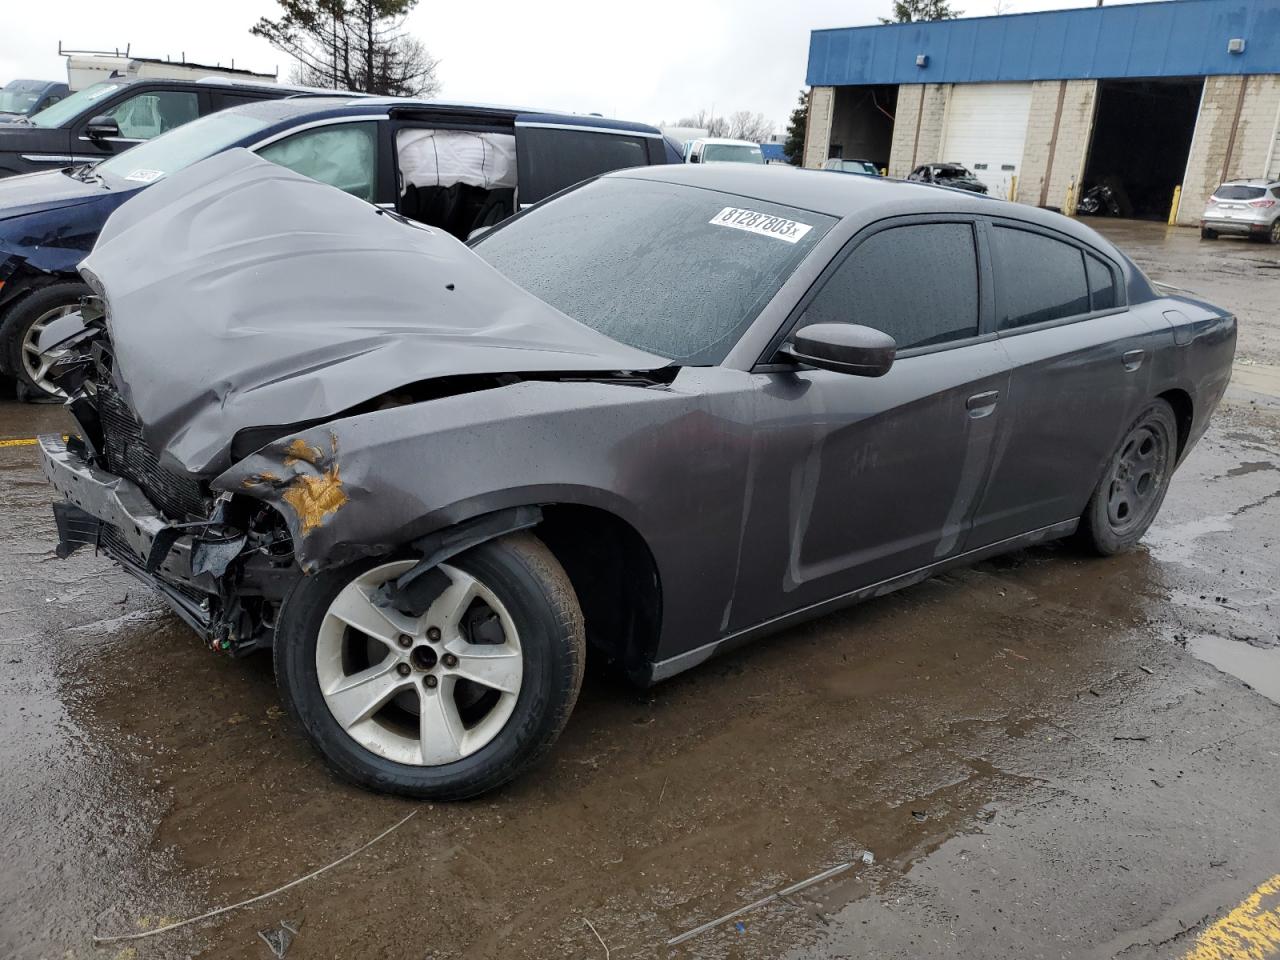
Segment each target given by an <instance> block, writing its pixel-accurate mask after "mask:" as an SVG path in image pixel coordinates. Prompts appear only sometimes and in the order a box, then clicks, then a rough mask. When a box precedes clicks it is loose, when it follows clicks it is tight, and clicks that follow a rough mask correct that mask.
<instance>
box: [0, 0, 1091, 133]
mask: <svg viewBox="0 0 1280 960" xmlns="http://www.w3.org/2000/svg"><path fill="white" fill-rule="evenodd" d="M13 3H14V6H13V9H12V10H10V12H9V13H8V14H7V15H6V16H5V17H4V28H3V29H2V30H0V82H4V81H7V80H10V79H13V78H15V77H32V78H42V79H51V80H52V79H65V78H66V65H65V61H64V60H63V59H62V58H60V57H58V55H57V50H58V41H59V40H61V41H62V43H63V44H64V46H67V47H72V48H76V49H109V48H114V47H115V46H117V45H119V46H121V47H123V46H124V45H125V44H132V49H133V52H134V53H135V54H136V55H139V56H149V57H165V56H170V57H172V58H173V59H175V60H176V59H178V58H179V57H180V56H182V55H183V54H185V55H186V57H187V59H189V60H194V61H198V62H201V63H218V62H220V63H223V64H229V63H230V61H231V60H232V59H233V58H234V59H235V62H236V66H237V67H247V68H249V69H251V70H262V71H267V72H270V71H272V70H275V69H276V68H277V67H279V69H280V72H281V75H282V77H287V75H288V71H289V67H290V62H289V60H288V58H287V57H285V56H284V55H283V54H280V53H278V52H277V51H275V50H273V49H272V48H271V47H270V46H268V45H267V44H266V43H264V42H263V41H261V40H258V39H257V38H255V37H252V36H250V35H249V27H250V26H251V25H252V24H253V23H254V22H255V21H256V20H257V18H258V17H259V16H261V15H262V14H264V13H267V14H274V13H276V12H277V10H278V8H277V7H276V5H275V4H274V3H272V2H271V0H218V2H215V3H204V2H201V3H193V2H190V0H163V2H162V0H131V2H129V3H127V4H125V3H104V2H102V0H59V2H57V3H56V4H54V5H53V6H52V7H44V6H41V5H40V4H33V3H24V2H20V0H13ZM953 3H954V6H956V7H957V8H958V9H960V10H963V11H964V14H965V15H966V16H974V17H976V16H987V15H989V14H992V13H995V12H997V7H1000V8H1001V9H1002V10H1003V12H1005V13H1024V12H1029V11H1033V10H1055V9H1061V8H1064V7H1080V6H1093V5H1094V0H958V2H957V0H953ZM1108 5H1112V0H1108ZM891 6H892V3H891V2H890V0H648V2H646V3H636V4H611V3H600V2H599V0H590V2H588V0H552V2H550V3H529V2H527V0H492V2H489V3H486V4H484V5H479V4H475V3H457V2H454V3H440V2H438V0H421V2H420V3H419V5H418V8H417V9H415V10H414V11H413V13H412V14H411V15H410V17H409V21H408V26H409V29H410V30H411V31H412V32H413V33H415V34H416V35H417V36H418V37H419V38H421V39H422V40H423V42H424V43H426V45H427V48H428V49H429V50H430V51H431V53H432V54H433V55H434V56H436V57H438V58H439V59H440V61H441V63H440V80H441V82H442V90H441V96H443V97H446V98H448V99H453V100H469V101H478V102H486V103H508V104H519V105H528V106H536V107H545V108H547V109H556V110H569V111H578V112H583V113H588V112H599V113H603V114H605V115H606V116H616V117H620V118H623V119H628V120H639V121H646V122H650V123H657V122H660V121H666V122H668V123H675V122H676V121H677V120H678V119H679V118H680V117H681V116H682V115H684V114H689V113H694V112H696V111H697V110H698V109H699V108H700V107H709V108H710V107H714V109H715V110H716V112H717V113H721V114H727V113H731V112H733V111H734V110H752V111H759V112H761V113H764V114H765V115H766V116H767V117H769V119H770V120H772V121H774V122H775V123H776V124H778V126H779V129H781V127H782V125H784V124H785V122H786V118H787V115H788V114H789V113H790V111H791V108H792V107H793V106H794V104H795V99H796V95H797V93H798V92H799V90H800V88H801V87H802V86H803V85H804V73H805V60H806V57H807V54H808V49H809V31H810V30H813V29H816V28H821V27H846V26H857V25H861V24H869V23H876V22H877V19H876V18H877V17H880V16H885V15H887V14H888V13H889V10H890V8H891Z"/></svg>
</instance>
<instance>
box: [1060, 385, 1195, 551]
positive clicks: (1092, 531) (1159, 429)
mask: <svg viewBox="0 0 1280 960" xmlns="http://www.w3.org/2000/svg"><path fill="white" fill-rule="evenodd" d="M1177 450H1178V426H1177V421H1176V420H1175V419H1174V415H1173V408H1172V407H1170V406H1169V404H1168V403H1166V402H1165V401H1164V400H1153V401H1152V402H1151V404H1150V405H1148V406H1147V408H1146V409H1145V410H1143V411H1142V413H1141V414H1139V416H1138V418H1137V419H1136V420H1135V421H1134V422H1133V423H1132V424H1131V425H1130V427H1129V429H1128V430H1126V431H1125V434H1124V437H1123V438H1122V439H1121V441H1120V444H1119V446H1118V447H1117V448H1116V451H1115V453H1113V454H1112V455H1111V459H1110V460H1109V461H1107V466H1106V468H1105V469H1104V470H1103V473H1102V479H1101V480H1099V481H1098V486H1097V487H1096V488H1095V489H1094V492H1093V496H1092V497H1090V498H1089V504H1088V506H1086V507H1085V511H1084V516H1083V517H1082V518H1081V522H1080V535H1081V538H1082V539H1083V540H1084V542H1085V543H1086V544H1087V545H1088V546H1090V547H1092V548H1093V549H1094V550H1096V551H1097V552H1098V553H1100V554H1102V555H1103V556H1111V555H1112V554H1116V553H1121V552H1123V551H1125V550H1128V549H1130V548H1131V547H1132V546H1134V544H1136V543H1137V542H1138V541H1139V540H1141V539H1142V536H1143V534H1145V533H1146V532H1147V528H1148V527H1150V526H1151V522H1152V521H1153V520H1154V519H1155V518H1156V514H1157V513H1159V512H1160V505H1161V504H1162V503H1164V495H1165V493H1166V492H1168V489H1169V481H1170V479H1171V478H1172V476H1173V467H1174V462H1175V460H1176V458H1177Z"/></svg>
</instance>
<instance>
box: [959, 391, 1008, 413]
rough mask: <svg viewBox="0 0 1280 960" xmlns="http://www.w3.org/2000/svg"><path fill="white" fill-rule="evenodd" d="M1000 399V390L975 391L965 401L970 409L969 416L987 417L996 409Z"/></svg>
mask: <svg viewBox="0 0 1280 960" xmlns="http://www.w3.org/2000/svg"><path fill="white" fill-rule="evenodd" d="M999 399H1000V391H999V390H988V391H987V392H986V393H975V394H974V395H973V396H972V397H970V398H969V399H968V400H966V401H965V404H964V405H965V407H966V408H968V410H969V416H971V417H973V419H975V420H977V419H978V418H979V417H985V416H986V415H987V414H989V413H990V412H991V411H992V410H994V409H995V408H996V401H997V400H999Z"/></svg>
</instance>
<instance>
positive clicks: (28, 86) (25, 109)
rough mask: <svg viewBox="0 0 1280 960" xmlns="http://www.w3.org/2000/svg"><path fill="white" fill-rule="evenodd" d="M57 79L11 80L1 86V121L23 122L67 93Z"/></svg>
mask: <svg viewBox="0 0 1280 960" xmlns="http://www.w3.org/2000/svg"><path fill="white" fill-rule="evenodd" d="M67 92H68V91H67V85H66V84H65V83H61V82H59V81H57V80H10V81H9V82H8V83H6V84H5V85H4V86H3V87H0V123H21V122H25V120H26V118H27V117H29V116H31V115H32V114H33V113H39V112H40V111H41V110H43V109H45V108H46V107H51V106H53V105H54V104H55V103H57V102H58V101H59V100H61V99H63V98H64V97H65V96H66V95H67Z"/></svg>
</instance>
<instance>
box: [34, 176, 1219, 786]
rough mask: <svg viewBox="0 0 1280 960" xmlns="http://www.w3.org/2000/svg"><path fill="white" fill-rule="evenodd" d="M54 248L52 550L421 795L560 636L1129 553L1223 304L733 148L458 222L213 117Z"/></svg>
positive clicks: (468, 781) (708, 645)
mask: <svg viewBox="0 0 1280 960" xmlns="http://www.w3.org/2000/svg"><path fill="white" fill-rule="evenodd" d="M82 273H83V275H84V277H85V279H86V280H87V282H88V283H89V284H90V285H91V286H92V287H93V288H94V290H95V291H96V294H97V298H96V299H93V300H90V301H89V302H88V303H87V304H86V308H85V312H84V315H83V317H82V318H79V319H73V318H67V319H65V320H62V321H58V322H57V324H56V325H55V327H53V328H51V329H50V330H49V331H47V332H46V335H45V338H44V341H43V345H44V346H46V347H48V348H50V349H52V350H53V353H52V354H51V356H52V357H53V367H54V369H53V371H52V374H51V375H55V376H57V377H58V378H59V384H60V386H61V387H62V388H63V389H65V390H66V391H67V393H68V395H69V396H70V397H71V400H70V407H71V411H72V413H73V414H74V415H75V417H76V419H77V420H78V421H79V423H80V430H79V433H78V434H76V435H73V436H72V437H71V438H70V439H69V440H64V439H63V438H62V437H61V436H48V437H43V438H41V444H42V452H43V462H44V466H45V470H46V473H47V475H48V476H49V479H50V480H51V482H52V484H53V485H54V487H55V488H56V489H57V490H58V492H59V497H60V499H59V502H58V503H57V504H56V505H55V508H54V509H55V514H56V516H57V520H58V528H59V534H60V538H61V542H60V544H59V553H60V554H62V555H66V554H67V553H69V552H70V551H72V550H75V549H76V548H77V547H78V546H81V545H83V544H84V543H93V544H96V545H98V546H100V547H101V548H103V549H105V551H106V552H107V553H108V554H110V555H111V556H112V557H113V558H114V559H115V560H116V561H117V562H118V563H120V564H121V565H122V566H123V567H124V568H125V569H126V570H127V571H129V572H130V573H132V574H134V575H135V576H137V577H138V578H140V579H142V580H143V581H145V582H147V583H148V584H150V585H151V586H153V587H154V588H155V589H157V590H158V591H159V592H160V593H161V594H162V595H163V596H164V597H165V598H166V599H167V600H168V601H169V603H170V604H171V605H172V606H173V608H174V609H175V610H176V611H177V613H178V614H179V615H180V616H182V617H183V618H184V619H186V620H187V622H188V623H189V624H190V625H191V626H192V627H193V628H194V630H195V631H196V633H197V634H199V635H200V636H201V637H202V638H204V639H205V641H206V642H207V643H208V644H209V645H210V646H211V647H212V648H213V649H215V650H217V651H219V652H221V653H224V654H227V655H233V656H235V655H243V654H247V653H251V652H253V651H256V650H271V651H272V652H273V654H274V657H275V664H276V675H277V677H278V681H279V686H280V692H281V696H282V698H283V700H284V702H285V704H286V706H287V708H288V710H289V712H290V713H291V715H292V716H293V718H294V719H295V720H296V721H297V724H298V726H299V728H300V729H301V730H302V731H304V732H305V734H306V735H307V736H308V737H309V738H310V739H311V740H312V742H313V743H314V744H315V745H316V747H317V748H318V749H319V751H320V752H321V753H322V754H323V756H324V757H325V758H326V760H327V761H328V762H329V763H330V764H331V766H332V767H333V769H334V770H336V771H337V772H339V773H340V774H342V775H343V776H345V777H347V778H349V779H351V780H353V781H355V782H357V783H360V784H364V785H366V786H369V787H372V788H375V789H380V790H387V791H393V792H397V793H402V794H407V795H412V796H417V797H431V798H444V799H449V798H461V797H469V796H474V795H477V794H480V793H482V792H484V791H486V790H490V789H492V788H494V787H496V786H498V785H500V784H502V783H503V782H505V781H507V780H509V779H510V778H512V777H514V776H515V775H517V774H518V773H520V772H521V771H523V770H525V769H527V768H528V767H529V766H530V765H531V764H532V763H533V762H534V761H535V760H536V759H537V758H538V757H539V756H540V755H542V754H543V753H545V752H546V750H547V749H548V748H549V747H550V745H551V744H552V742H553V741H554V740H555V738H556V736H557V735H558V734H559V733H560V731H561V729H562V728H563V727H564V725H565V723H566V721H567V718H568V716H569V713H570V711H571V709H572V707H573V705H574V701H575V699H576V697H577V695H578V690H579V686H580V684H581V680H582V672H583V667H584V663H585V660H586V658H587V657H588V655H590V656H591V657H593V658H596V659H599V660H600V661H603V662H612V663H613V664H615V665H617V666H618V667H619V668H621V669H622V670H624V671H625V672H627V673H628V674H630V676H631V677H632V678H633V679H634V680H635V681H636V682H638V683H641V684H647V683H653V682H655V681H658V680H662V679H664V678H667V677H670V676H672V675H674V674H676V673H679V672H680V671H683V670H687V669H689V668H691V667H694V666H697V665H698V664H700V663H702V662H704V661H705V660H707V659H708V658H710V657H711V656H713V655H714V654H716V653H719V652H721V651H724V650H727V649H729V648H731V647H733V646H736V645H738V644H741V643H743V642H745V641H748V640H752V639H755V638H758V637H761V636H764V635H765V634H769V633H774V632H777V631H779V630H781V629H784V628H786V627H788V626H790V625H792V624H795V623H799V622H801V621H803V620H806V619H809V618H811V617H815V616H818V615H821V614H823V613H825V612H827V611H830V610H834V609H836V608H838V607H841V606H845V605H847V604H850V603H853V602H856V601H859V600H862V599H865V598H869V597H873V596H879V595H881V594H884V593H886V592H888V591H891V590H894V589H898V588H900V587H904V586H907V585H909V584H913V583H916V582H918V581H920V580H923V579H925V578H927V577H929V576H931V575H933V574H935V573H937V572H939V571H942V570H945V569H947V568H949V567H953V566H955V565H958V564H969V563H972V562H974V561H976V560H978V559H980V558H983V557H987V556H990V555H992V554H997V553H1001V552H1005V551H1009V550H1014V549H1018V548H1020V547H1024V546H1026V545H1028V544H1032V543H1037V542H1043V541H1046V540H1050V539H1054V538H1060V537H1066V536H1068V535H1072V534H1075V535H1077V536H1078V538H1079V539H1080V540H1081V541H1082V542H1083V543H1084V544H1086V545H1087V546H1088V547H1089V548H1091V549H1093V550H1095V551H1097V552H1100V553H1103V554H1113V553H1117V552H1119V551H1122V550H1126V549H1128V548H1130V547H1132V546H1133V545H1134V544H1135V543H1137V541H1138V540H1139V539H1140V538H1141V537H1142V535H1143V534H1144V532H1145V531H1146V530H1147V528H1148V526H1149V525H1150V524H1151V522H1152V519H1153V518H1154V517H1155V515H1156V513H1157V511H1158V510H1159V509H1160V505H1161V502H1162V500H1163V498H1164V495H1165V491H1166V490H1167V488H1168V485H1169V479H1170V477H1171V475H1172V474H1173V471H1174V469H1175V468H1176V466H1177V465H1178V464H1179V463H1180V462H1181V461H1182V460H1183V459H1184V458H1185V457H1186V455H1187V452H1188V451H1189V450H1190V449H1191V447H1192V446H1193V445H1194V444H1195V443H1196V441H1197V440H1198V439H1199V437H1200V436H1201V435H1202V434H1203V432H1204V430H1205V427H1206V425H1207V423H1208V421H1209V418H1210V416H1211V414H1212V413H1213V411H1214V408H1215V407H1216V405H1217V403H1218V401H1219V398H1220V397H1221V396H1222V393H1223V391H1224V389H1225V388H1226V385H1227V380H1228V377H1229V374H1230V369H1231V361H1232V356H1233V353H1234V348H1235V333H1236V325H1235V318H1234V317H1232V316H1231V315H1230V314H1229V313H1227V312H1226V311H1223V310H1222V309H1220V308H1217V307H1214V306H1212V305H1211V304H1207V303H1203V302H1200V301H1197V300H1193V299H1190V298H1187V297H1181V296H1179V297H1166V296H1162V295H1160V294H1159V293H1157V292H1156V291H1155V290H1154V289H1153V288H1152V286H1151V284H1150V283H1148V281H1147V279H1146V277H1144V276H1143V275H1142V273H1141V272H1140V271H1139V270H1138V268H1137V267H1135V266H1134V264H1133V263H1132V262H1131V261H1130V260H1129V259H1128V258H1127V257H1125V256H1124V254H1122V253H1121V252H1120V251H1119V250H1117V249H1116V248H1115V247H1114V246H1112V245H1111V244H1110V243H1108V242H1107V241H1106V240H1105V239H1103V238H1102V237H1100V236H1098V234H1096V233H1094V232H1093V231H1092V230H1090V229H1088V228H1087V227H1085V226H1082V225H1081V224H1079V223H1076V222H1074V221H1071V220H1068V219H1066V218H1063V217H1061V216H1058V215H1055V214H1052V213H1047V212H1044V211H1040V210H1036V209H1033V208H1031V207H1026V206H1019V205H1014V204H1010V203H1005V202H1000V201H994V200H990V199H987V198H984V197H979V196H974V195H966V194H964V193H961V192H958V191H944V190H936V189H933V188H931V187H928V186H923V185H918V184H912V183H898V182H891V181H886V180H880V179H876V178H869V177H826V176H824V175H822V174H820V173H796V172H795V171H791V170H787V171H778V170H772V169H768V168H766V167H763V166H760V167H752V166H747V165H740V164H722V165H706V166H673V167H661V168H650V169H634V170H626V171H621V172H618V173H615V174H611V175H608V176H604V177H600V178H598V179H595V180H591V181H589V182H587V183H584V184H581V185H579V186H578V187H576V188H574V189H572V190H570V191H568V192H566V193H563V194H561V195H560V196H559V197H557V198H555V199H552V200H550V201H548V202H546V203H544V204H540V205H538V206H536V207H533V208H531V209H529V210H527V211H525V212H524V213H522V214H520V215H519V216H517V217H515V218H513V219H512V220H510V221H508V222H507V223H505V224H504V225H502V226H500V227H498V228H497V229H494V230H493V231H491V232H489V233H488V234H486V235H484V236H483V237H482V238H481V239H480V240H479V241H478V242H476V243H475V244H474V245H473V246H472V247H470V248H468V247H466V246H464V245H463V244H461V243H459V242H458V241H456V240H454V239H453V238H451V237H449V236H448V235H445V234H443V233H439V232H436V231H432V230H429V229H425V228H422V227H420V226H417V225H414V224H412V223H408V222H405V221H402V220H401V219H399V218H397V217H395V216H394V215H387V214H386V213H385V212H383V211H377V210H375V209H374V208H372V207H370V206H369V205H367V204H365V203H363V202H361V201H359V200H357V199H355V198H353V197H350V196H347V195H345V194H342V193H339V192H338V191H336V190H333V189H332V188H329V187H326V186H323V185H321V184H318V183H316V182H314V181H311V180H307V179H305V178H302V177H299V176H297V175H296V174H293V173H291V172H289V171H287V170H284V169H282V168H280V167H277V166H275V165H272V164H268V163H265V162H264V161H260V160H257V159H255V158H253V157H252V156H251V155H248V154H244V153H243V152H235V151H233V152H232V153H229V154H224V155H221V156H219V157H216V158H214V159H212V160H209V161H206V162H204V163H202V164H198V165H196V166H194V167H192V168H190V169H188V170H186V171H184V172H182V173H180V174H178V175H176V176H174V177H172V178H169V179H168V180H166V181H164V182H162V183H160V184H158V185H156V186H155V187H153V188H152V189H150V190H148V191H147V192H146V193H144V194H142V195H141V196H139V197H138V198H136V199H134V200H132V201H131V202H130V203H129V204H126V205H125V206H124V207H122V208H121V209H120V210H119V211H118V212H117V213H116V214H114V215H113V216H112V218H111V220H110V221H109V222H108V224H107V226H106V228H105V229H104V231H103V233H102V235H101V238H100V239H99V241H98V245H97V247H96V248H95V249H94V251H93V253H92V254H91V255H90V256H89V257H88V259H87V260H86V261H85V262H84V264H83V266H82ZM588 651H590V653H589V654H588ZM704 679H710V678H704Z"/></svg>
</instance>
